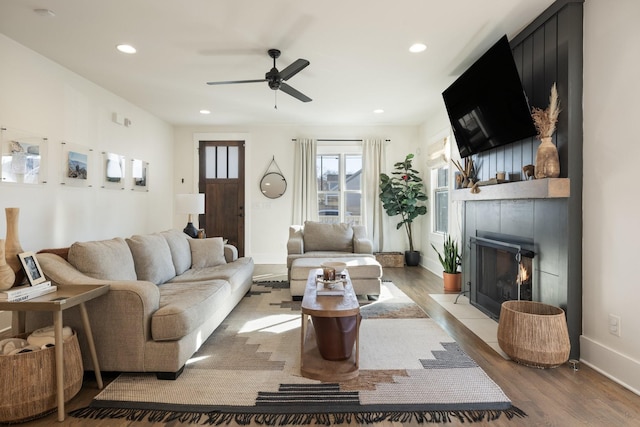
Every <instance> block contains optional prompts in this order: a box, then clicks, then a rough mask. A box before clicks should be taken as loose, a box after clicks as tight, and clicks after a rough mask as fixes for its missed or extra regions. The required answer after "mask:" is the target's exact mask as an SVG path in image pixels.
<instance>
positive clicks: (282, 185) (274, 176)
mask: <svg viewBox="0 0 640 427" xmlns="http://www.w3.org/2000/svg"><path fill="white" fill-rule="evenodd" d="M286 189H287V181H286V180H285V179H284V176H282V174H281V173H278V172H269V173H266V174H265V175H264V176H263V177H262V180H261V181H260V190H261V191H262V194H264V195H265V196H267V197H268V198H270V199H277V198H278V197H280V196H282V195H283V194H284V192H285V190H286Z"/></svg>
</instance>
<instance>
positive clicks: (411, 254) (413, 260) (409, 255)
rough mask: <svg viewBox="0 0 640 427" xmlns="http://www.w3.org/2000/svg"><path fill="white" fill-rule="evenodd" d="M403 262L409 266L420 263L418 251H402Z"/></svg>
mask: <svg viewBox="0 0 640 427" xmlns="http://www.w3.org/2000/svg"><path fill="white" fill-rule="evenodd" d="M404 262H405V264H407V265H408V266H410V267H415V266H416V265H419V264H420V251H404Z"/></svg>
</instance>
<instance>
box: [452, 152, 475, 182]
mask: <svg viewBox="0 0 640 427" xmlns="http://www.w3.org/2000/svg"><path fill="white" fill-rule="evenodd" d="M451 162H452V163H453V164H454V166H455V167H456V168H457V169H458V170H459V171H460V174H461V175H462V188H472V187H473V183H474V180H475V169H474V167H473V159H472V158H470V157H468V158H465V159H464V168H463V167H462V165H461V164H460V162H459V161H457V160H453V159H451Z"/></svg>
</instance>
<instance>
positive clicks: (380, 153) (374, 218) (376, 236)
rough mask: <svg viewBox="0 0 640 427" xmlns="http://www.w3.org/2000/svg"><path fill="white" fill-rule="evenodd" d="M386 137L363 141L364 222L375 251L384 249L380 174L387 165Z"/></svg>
mask: <svg viewBox="0 0 640 427" xmlns="http://www.w3.org/2000/svg"><path fill="white" fill-rule="evenodd" d="M385 145H386V142H385V140H384V139H365V140H363V141H362V164H363V165H364V167H363V169H364V172H363V182H362V198H363V200H364V206H363V207H364V212H363V215H362V218H363V224H364V225H365V226H366V227H367V232H368V233H369V237H370V238H371V242H372V243H373V250H374V252H379V251H382V249H383V240H384V239H383V237H384V236H383V233H382V224H383V215H384V210H383V209H382V202H381V201H380V174H381V173H382V172H384V167H385V158H386V156H385V152H386V150H385Z"/></svg>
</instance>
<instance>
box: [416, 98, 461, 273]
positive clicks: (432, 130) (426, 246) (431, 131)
mask: <svg viewBox="0 0 640 427" xmlns="http://www.w3.org/2000/svg"><path fill="white" fill-rule="evenodd" d="M419 133H420V141H421V151H422V152H423V153H425V156H423V157H424V158H423V162H422V164H421V168H422V169H423V170H424V171H425V174H424V178H425V184H426V186H427V194H428V195H429V211H428V212H427V215H425V219H424V221H423V227H422V229H423V232H422V233H421V235H420V237H421V243H420V245H421V247H422V248H423V251H422V261H421V265H422V266H424V267H425V268H427V269H428V270H430V271H431V272H433V273H434V274H436V275H438V276H440V277H442V264H440V261H439V260H438V254H437V253H436V252H435V251H434V250H433V248H432V247H431V244H432V243H433V245H434V246H435V247H436V248H438V250H440V251H441V252H442V249H441V248H442V244H443V243H444V238H443V236H442V235H440V234H436V233H432V232H431V222H432V221H433V218H432V212H433V200H432V199H433V194H432V190H433V189H432V188H431V183H430V181H429V174H428V172H429V167H428V166H427V159H426V153H427V151H428V147H429V145H431V144H434V143H440V142H441V141H442V139H443V138H445V137H447V136H449V137H450V141H449V152H448V153H447V155H448V156H449V158H454V159H458V160H459V159H460V156H459V154H458V149H457V148H456V142H455V140H454V139H453V132H452V131H451V125H450V123H449V118H448V116H447V112H446V110H445V106H444V102H443V103H442V108H441V109H439V110H438V111H437V112H434V114H433V115H431V116H430V117H429V119H428V120H427V121H426V122H425V123H424V124H423V125H422V126H420V131H419ZM456 170H457V169H455V167H454V166H453V164H451V162H449V188H450V189H451V188H453V179H454V172H455V171H456ZM450 199H451V198H449V234H450V235H451V237H452V238H454V239H456V240H458V242H459V243H460V244H461V245H462V242H461V238H462V217H461V213H462V203H461V202H451V200H450Z"/></svg>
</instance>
